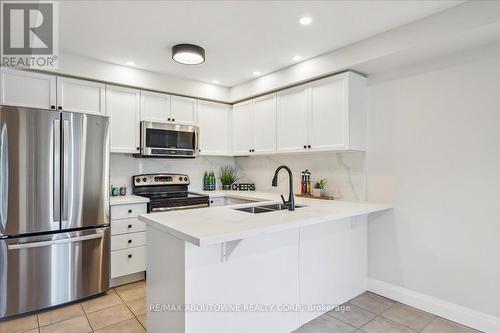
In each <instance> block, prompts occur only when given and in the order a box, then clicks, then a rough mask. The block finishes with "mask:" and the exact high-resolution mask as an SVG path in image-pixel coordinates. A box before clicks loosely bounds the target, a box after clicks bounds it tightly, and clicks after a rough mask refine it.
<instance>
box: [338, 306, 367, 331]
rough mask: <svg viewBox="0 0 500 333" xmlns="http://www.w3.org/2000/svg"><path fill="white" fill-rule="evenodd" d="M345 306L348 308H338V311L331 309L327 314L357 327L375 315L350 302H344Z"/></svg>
mask: <svg viewBox="0 0 500 333" xmlns="http://www.w3.org/2000/svg"><path fill="white" fill-rule="evenodd" d="M346 307H348V308H346V309H345V310H344V311H340V309H339V311H335V310H332V311H330V312H328V315H330V316H332V317H334V318H337V319H338V320H341V321H343V322H344V323H348V324H349V325H351V326H354V327H357V328H360V327H361V326H363V325H365V324H366V323H367V322H369V321H370V320H372V319H373V318H375V316H376V314H373V313H371V312H369V311H367V310H364V309H361V308H359V307H357V306H355V305H352V304H346Z"/></svg>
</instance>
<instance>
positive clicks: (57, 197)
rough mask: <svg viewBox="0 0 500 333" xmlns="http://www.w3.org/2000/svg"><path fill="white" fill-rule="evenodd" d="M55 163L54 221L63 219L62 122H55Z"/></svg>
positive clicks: (53, 177)
mask: <svg viewBox="0 0 500 333" xmlns="http://www.w3.org/2000/svg"><path fill="white" fill-rule="evenodd" d="M53 135H54V138H53V140H52V142H53V146H52V149H53V151H54V153H53V161H52V193H53V199H52V200H53V202H52V209H53V214H52V216H53V220H54V222H58V221H59V220H60V219H61V121H60V120H58V119H56V120H54V133H53Z"/></svg>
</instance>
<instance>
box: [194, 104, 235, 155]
mask: <svg viewBox="0 0 500 333" xmlns="http://www.w3.org/2000/svg"><path fill="white" fill-rule="evenodd" d="M198 108H199V110H198V126H199V127H200V154H201V155H224V156H228V155H230V154H229V110H230V106H229V105H226V104H220V103H212V102H205V101H199V102H198Z"/></svg>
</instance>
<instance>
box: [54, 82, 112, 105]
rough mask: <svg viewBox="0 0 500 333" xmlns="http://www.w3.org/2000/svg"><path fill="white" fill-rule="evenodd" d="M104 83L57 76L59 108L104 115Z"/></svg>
mask: <svg viewBox="0 0 500 333" xmlns="http://www.w3.org/2000/svg"><path fill="white" fill-rule="evenodd" d="M105 96H106V85H105V84H103V83H98V82H93V81H86V80H77V79H71V78H67V77H59V76H58V77H57V108H58V109H59V110H64V111H71V112H80V113H90V114H98V115H105V114H106V104H105Z"/></svg>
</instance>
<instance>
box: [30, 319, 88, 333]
mask: <svg viewBox="0 0 500 333" xmlns="http://www.w3.org/2000/svg"><path fill="white" fill-rule="evenodd" d="M88 332H92V328H90V325H89V322H88V320H87V318H85V316H80V317H75V318H71V319H66V320H63V321H58V322H57V323H53V324H50V325H47V326H41V327H40V333H88Z"/></svg>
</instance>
